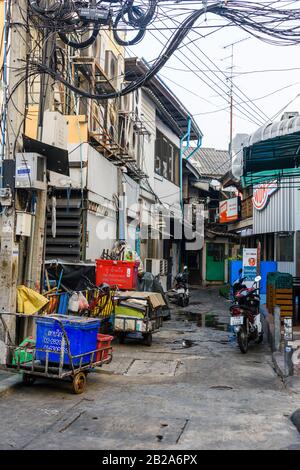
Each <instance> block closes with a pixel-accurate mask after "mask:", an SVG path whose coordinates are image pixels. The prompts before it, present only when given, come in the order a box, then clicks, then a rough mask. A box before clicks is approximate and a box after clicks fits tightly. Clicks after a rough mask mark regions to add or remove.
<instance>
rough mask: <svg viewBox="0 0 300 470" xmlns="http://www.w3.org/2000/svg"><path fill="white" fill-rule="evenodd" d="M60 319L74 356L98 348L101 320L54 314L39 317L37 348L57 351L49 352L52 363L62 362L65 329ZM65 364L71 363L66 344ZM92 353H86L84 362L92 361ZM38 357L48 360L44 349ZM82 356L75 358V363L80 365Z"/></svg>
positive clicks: (43, 360) (38, 358)
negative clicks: (61, 351)
mask: <svg viewBox="0 0 300 470" xmlns="http://www.w3.org/2000/svg"><path fill="white" fill-rule="evenodd" d="M56 319H58V320H60V321H61V322H62V324H63V327H64V329H65V331H66V334H67V336H68V339H69V342H70V350H71V355H72V356H77V355H79V354H85V353H88V352H91V351H94V350H95V349H97V334H98V330H99V327H100V321H99V320H93V319H89V318H82V317H74V316H69V315H53V316H52V318H50V317H43V318H39V319H37V321H36V325H37V332H36V348H37V349H38V348H40V349H47V350H50V351H56V352H57V353H58V354H57V353H54V352H53V353H49V362H50V363H59V362H60V354H59V353H60V350H61V340H62V336H63V331H62V328H61V325H60V323H59V322H58V321H57V320H56ZM65 353H66V354H65V356H64V364H67V365H69V364H70V360H69V356H68V354H67V346H66V345H65ZM91 356H92V355H91V354H86V355H85V356H84V357H83V360H82V364H87V363H89V362H90V361H91ZM36 359H37V360H40V361H42V362H45V361H46V353H45V352H44V351H37V352H36ZM79 363H80V358H78V359H74V360H73V364H74V365H76V366H77V365H79Z"/></svg>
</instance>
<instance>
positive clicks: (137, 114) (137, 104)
mask: <svg viewBox="0 0 300 470" xmlns="http://www.w3.org/2000/svg"><path fill="white" fill-rule="evenodd" d="M133 101H134V102H133V106H132V108H133V112H134V118H135V120H140V119H141V118H142V92H141V89H140V88H138V89H137V90H135V92H134V100H133Z"/></svg>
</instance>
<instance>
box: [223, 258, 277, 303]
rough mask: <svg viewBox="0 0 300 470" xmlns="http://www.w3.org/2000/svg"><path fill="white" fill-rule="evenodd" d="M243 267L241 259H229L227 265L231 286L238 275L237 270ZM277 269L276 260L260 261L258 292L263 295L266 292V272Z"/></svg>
mask: <svg viewBox="0 0 300 470" xmlns="http://www.w3.org/2000/svg"><path fill="white" fill-rule="evenodd" d="M242 267H243V262H242V261H230V267H229V282H230V287H232V286H233V283H234V282H235V281H236V279H238V277H239V270H240V269H241V268H242ZM276 271H277V262H276V261H262V262H261V263H260V275H261V277H262V279H261V283H260V293H261V295H265V294H266V293H267V275H268V273H274V272H276Z"/></svg>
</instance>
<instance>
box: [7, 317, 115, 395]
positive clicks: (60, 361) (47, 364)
mask: <svg viewBox="0 0 300 470" xmlns="http://www.w3.org/2000/svg"><path fill="white" fill-rule="evenodd" d="M9 315H14V316H17V317H23V318H24V317H26V318H27V316H24V315H20V314H9ZM7 316H8V314H0V320H1V323H2V326H3V330H4V336H5V345H6V348H7V360H6V363H5V364H1V365H0V369H2V370H5V371H8V372H12V373H23V383H24V384H25V385H33V383H34V382H35V380H36V379H37V378H39V377H40V378H45V379H54V380H69V381H71V383H72V387H73V391H74V393H76V394H81V393H83V392H84V390H85V387H86V380H87V375H88V373H89V372H91V371H92V370H93V369H94V368H95V367H101V366H102V365H103V364H109V363H110V362H111V361H112V347H111V346H110V343H109V346H107V345H105V347H100V348H98V345H99V341H98V344H97V343H96V344H97V346H96V348H95V349H92V350H85V351H84V352H81V353H79V354H74V352H73V353H72V352H71V350H73V351H74V347H73V348H72V339H70V334H68V332H67V331H66V328H65V325H64V323H63V320H62V319H60V318H59V317H60V316H59V315H53V316H46V317H43V316H40V315H39V316H38V315H34V316H31V317H30V318H33V319H34V320H36V321H41V320H43V319H47V321H51V320H53V321H54V322H56V325H59V330H60V332H61V334H57V333H56V334H55V332H54V333H53V337H52V338H51V344H49V347H38V346H37V345H36V342H35V341H32V340H31V341H30V342H28V343H26V342H25V344H24V342H23V343H21V345H20V346H16V345H15V344H14V343H13V341H12V339H11V335H10V332H9V327H8V324H7V321H6V320H7V319H6V318H5V317H7ZM56 331H58V329H56ZM37 342H38V341H37ZM53 342H54V344H55V346H53Z"/></svg>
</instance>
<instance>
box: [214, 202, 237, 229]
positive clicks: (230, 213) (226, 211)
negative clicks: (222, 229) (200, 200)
mask: <svg viewBox="0 0 300 470" xmlns="http://www.w3.org/2000/svg"><path fill="white" fill-rule="evenodd" d="M239 201H240V199H239V198H238V197H233V198H231V199H226V201H222V202H220V205H219V213H220V219H219V221H220V224H226V223H229V222H235V221H236V220H238V219H239Z"/></svg>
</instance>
